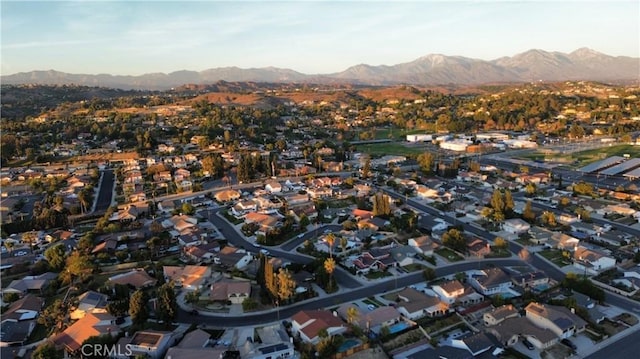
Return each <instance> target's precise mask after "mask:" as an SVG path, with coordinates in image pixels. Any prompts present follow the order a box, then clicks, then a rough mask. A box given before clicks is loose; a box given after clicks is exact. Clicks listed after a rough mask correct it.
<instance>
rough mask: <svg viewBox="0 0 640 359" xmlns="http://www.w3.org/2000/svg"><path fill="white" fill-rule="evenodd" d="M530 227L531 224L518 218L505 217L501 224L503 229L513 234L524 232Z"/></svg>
mask: <svg viewBox="0 0 640 359" xmlns="http://www.w3.org/2000/svg"><path fill="white" fill-rule="evenodd" d="M530 228H531V226H530V225H529V223H527V222H525V221H523V220H522V219H520V218H512V219H507V220H506V221H504V223H503V224H502V229H503V230H504V231H506V232H509V233H513V234H522V233H526V232H527V231H528V230H529V229H530Z"/></svg>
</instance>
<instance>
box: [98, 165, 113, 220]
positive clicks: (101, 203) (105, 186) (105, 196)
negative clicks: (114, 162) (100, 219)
mask: <svg viewBox="0 0 640 359" xmlns="http://www.w3.org/2000/svg"><path fill="white" fill-rule="evenodd" d="M114 184H115V176H114V174H113V170H111V169H106V170H104V171H102V182H101V183H100V192H98V198H97V199H96V208H95V211H96V212H100V211H106V210H107V209H108V208H109V207H111V197H112V196H113V186H114Z"/></svg>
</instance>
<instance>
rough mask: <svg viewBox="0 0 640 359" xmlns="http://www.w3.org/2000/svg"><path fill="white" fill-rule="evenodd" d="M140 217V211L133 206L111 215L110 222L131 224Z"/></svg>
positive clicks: (130, 205)
mask: <svg viewBox="0 0 640 359" xmlns="http://www.w3.org/2000/svg"><path fill="white" fill-rule="evenodd" d="M139 215H140V210H139V209H138V207H136V206H135V205H133V204H129V205H127V206H126V207H125V208H124V209H121V210H119V211H118V212H116V213H114V214H113V215H111V217H110V218H109V221H112V222H114V221H119V222H121V223H130V222H133V221H135V220H136V219H138V216H139Z"/></svg>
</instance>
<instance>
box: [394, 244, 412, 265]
mask: <svg viewBox="0 0 640 359" xmlns="http://www.w3.org/2000/svg"><path fill="white" fill-rule="evenodd" d="M415 256H416V251H415V250H414V249H413V248H412V247H409V246H404V245H400V246H395V247H393V248H391V257H392V258H393V260H394V261H395V265H399V266H401V267H404V266H408V265H410V264H413V263H414V262H415Z"/></svg>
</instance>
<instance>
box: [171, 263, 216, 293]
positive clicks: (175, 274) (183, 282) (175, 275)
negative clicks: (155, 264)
mask: <svg viewBox="0 0 640 359" xmlns="http://www.w3.org/2000/svg"><path fill="white" fill-rule="evenodd" d="M162 270H163V273H164V278H165V280H166V281H167V282H169V281H173V282H174V284H175V285H176V286H178V287H182V288H184V289H187V290H198V289H201V288H202V287H203V286H204V285H205V284H206V282H207V281H208V280H209V279H210V278H211V267H209V266H194V265H187V266H184V267H178V266H164V267H162Z"/></svg>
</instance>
